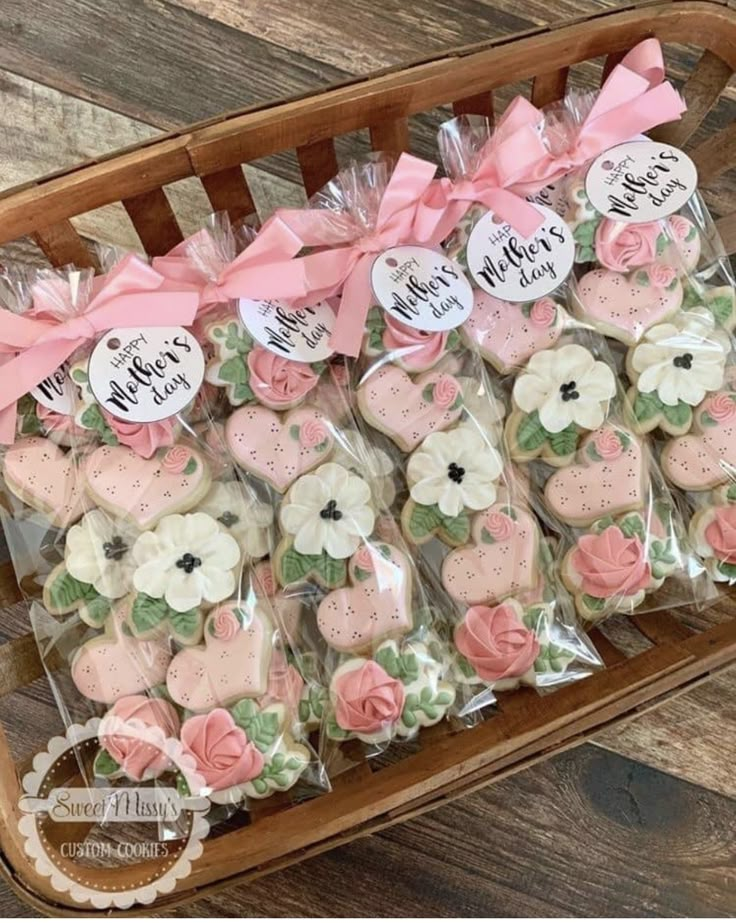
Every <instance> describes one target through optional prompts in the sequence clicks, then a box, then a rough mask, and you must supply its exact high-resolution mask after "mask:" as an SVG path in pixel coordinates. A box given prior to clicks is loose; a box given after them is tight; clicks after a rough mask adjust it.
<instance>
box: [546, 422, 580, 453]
mask: <svg viewBox="0 0 736 923" xmlns="http://www.w3.org/2000/svg"><path fill="white" fill-rule="evenodd" d="M548 439H549V444H550V446H551V448H552V451H553V452H554V453H555V455H559V456H560V457H562V456H565V455H572V454H573V452H574V451H575V449H576V448H577V444H578V431H577V428H576V427H575V425H574V424H572V423H571V424H570V426H567V427H565V429H563V430H562V431H561V432H559V433H550V434H549V436H548Z"/></svg>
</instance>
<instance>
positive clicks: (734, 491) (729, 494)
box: [726, 484, 736, 501]
mask: <svg viewBox="0 0 736 923" xmlns="http://www.w3.org/2000/svg"><path fill="white" fill-rule="evenodd" d="M726 499H727V500H731V501H734V500H736V484H730V485H729V487H728V490H727V491H726Z"/></svg>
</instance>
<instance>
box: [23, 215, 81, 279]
mask: <svg viewBox="0 0 736 923" xmlns="http://www.w3.org/2000/svg"><path fill="white" fill-rule="evenodd" d="M32 236H33V239H34V240H35V241H36V243H37V244H38V246H39V247H40V248H41V250H43V254H44V256H45V257H46V259H47V260H48V261H49V263H51V265H52V266H66V265H69V264H72V263H73V264H74V265H75V266H78V267H79V268H80V269H83V268H87V267H91V268H95V269H96V268H97V262H96V260H95V258H94V256H93V255H92V252H91V250H90V249H89V247H87V245H86V244H85V242H84V241H83V240H82V238H81V237H80V236H79V234H78V233H77V232H76V230H75V229H74V225H73V224H72V223H71V221H68V220H66V219H65V220H63V221H59V222H58V223H57V224H53V225H50V226H49V227H44V228H42V229H41V230H39V231H34V232H33V235H32Z"/></svg>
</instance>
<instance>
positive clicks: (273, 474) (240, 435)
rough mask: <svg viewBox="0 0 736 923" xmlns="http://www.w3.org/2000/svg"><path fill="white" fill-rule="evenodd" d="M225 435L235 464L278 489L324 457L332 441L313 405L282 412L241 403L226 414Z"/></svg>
mask: <svg viewBox="0 0 736 923" xmlns="http://www.w3.org/2000/svg"><path fill="white" fill-rule="evenodd" d="M225 439H226V441H227V445H228V448H229V449H230V451H231V453H232V455H233V457H234V459H235V461H236V462H237V464H238V465H240V467H241V468H243V469H244V470H246V471H248V472H249V473H250V474H253V475H255V476H256V477H258V478H261V480H264V481H266V482H267V483H268V484H270V485H271V487H273V489H274V490H276V491H278V492H279V493H284V491H286V490H288V488H289V486H290V485H291V484H292V483H293V482H294V481H295V480H296V479H297V478H298V477H300V476H301V475H303V474H306V473H307V472H308V471H311V470H312V469H313V468H316V467H317V466H318V465H321V464H322V463H323V462H325V461H327V459H328V458H329V456H330V453H331V452H332V449H333V447H334V444H335V440H334V436H333V433H332V427H331V424H330V421H329V420H328V419H327V417H325V416H324V415H323V414H322V413H321V412H320V411H318V410H315V409H314V408H312V407H300V408H297V409H296V410H292V411H289V412H288V413H286V414H283V415H279V414H277V413H275V412H274V411H273V410H269V409H268V408H266V407H259V406H256V405H254V406H249V407H241V408H240V409H238V410H236V411H235V412H234V413H232V414H231V415H230V417H229V418H228V420H227V423H226V424H225Z"/></svg>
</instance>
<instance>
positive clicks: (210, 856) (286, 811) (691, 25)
mask: <svg viewBox="0 0 736 923" xmlns="http://www.w3.org/2000/svg"><path fill="white" fill-rule="evenodd" d="M651 35H655V36H657V37H658V38H659V39H660V40H661V41H662V42H663V43H665V45H666V43H668V42H673V43H678V44H686V43H687V44H689V45H691V46H692V45H697V46H698V49H700V50H702V56H700V58H699V60H698V62H697V65H696V66H695V67H694V68H693V70H692V73H691V74H690V76H689V78H688V79H687V81H686V83H685V86H684V94H685V96H686V98H687V101H688V111H687V114H686V115H685V117H684V118H683V119H682V121H680V122H678V123H675V124H673V125H671V126H668V127H665V128H664V129H663V130H660V131H659V132H658V133H657V137H658V138H659V139H661V140H667V141H670V142H672V143H675V144H678V145H683V146H685V147H686V148H687V143H688V141H689V139H691V138H692V137H693V136H694V135H695V133H696V131H698V129H699V128H700V126H701V123H702V122H703V120H704V119H705V117H706V115H707V114H708V112H709V110H710V109H711V108H712V107H713V106H714V105H715V104H716V103H717V101H718V99H719V97H720V95H721V93H722V91H723V90H724V88H725V87H726V85H727V83H728V81H729V78H730V77H731V74H732V73H733V72H734V70H736V10H734V9H729V8H728V6H727V5H725V3H720V2H667V3H655V4H652V5H644V6H642V5H638V6H637V7H636V8H635V9H630V10H627V9H623V10H619V11H615V12H611V13H606V14H602V15H600V16H594V17H592V18H589V19H584V20H579V21H577V22H574V23H568V24H564V25H562V26H560V27H558V28H554V29H551V30H550V29H539V30H536V31H533V32H530V33H526V34H524V35H523V36H519V37H517V38H513V39H503V40H500V41H495V42H486V43H482V44H480V45H475V46H472V47H468V48H462V49H459V50H456V51H453V52H452V53H450V54H448V55H446V56H444V57H440V58H436V59H432V60H428V61H424V62H421V63H418V64H416V65H414V66H412V67H408V68H405V69H402V70H394V71H390V72H386V73H382V74H379V75H377V76H374V77H370V78H367V79H360V80H355V81H353V82H350V83H348V84H345V85H341V86H339V87H336V88H334V89H331V90H327V91H324V92H321V93H318V94H314V95H310V96H306V97H301V98H299V99H293V100H288V101H286V102H280V103H276V104H272V105H265V106H258V107H254V108H251V109H249V110H246V111H244V112H239V113H234V114H232V115H228V116H226V117H224V118H222V119H220V120H218V121H213V122H209V123H207V124H203V125H197V126H194V127H192V128H190V129H189V130H186V131H181V132H178V133H174V134H170V135H167V136H165V137H163V138H160V139H157V140H154V141H151V142H149V143H146V144H143V145H140V146H138V147H136V148H133V149H129V150H127V151H123V152H120V153H118V154H115V155H113V156H111V157H108V158H104V159H101V160H99V161H95V162H93V163H88V164H85V165H83V166H81V167H78V168H76V169H73V170H68V171H65V172H63V173H60V174H56V175H54V176H50V177H46V178H44V179H41V180H39V181H38V182H36V183H31V184H28V185H26V186H24V187H23V188H20V189H17V190H11V191H9V192H7V193H4V194H3V195H2V196H0V243H2V242H6V241H10V240H13V239H15V238H18V237H21V236H23V235H32V236H33V237H34V239H35V240H36V241H37V242H38V244H39V245H40V246H41V248H42V249H43V251H44V253H45V254H46V256H47V257H48V259H49V260H50V261H51V262H52V263H54V264H56V265H61V264H64V263H77V264H78V265H89V264H90V260H91V257H90V253H89V252H88V249H87V247H86V245H85V243H84V242H83V241H82V239H81V238H80V237H79V235H78V234H77V232H76V231H75V230H74V227H73V226H72V224H71V222H70V220H69V219H70V218H72V217H74V216H76V215H80V214H83V213H85V212H88V211H90V210H92V209H95V208H99V207H100V206H103V205H108V204H110V203H113V202H122V204H123V206H124V207H125V210H126V211H127V213H128V215H129V217H130V219H131V221H132V223H133V224H134V226H135V228H136V230H137V232H138V235H139V237H140V239H141V241H142V243H143V245H144V247H145V248H146V250H147V251H148V252H149V254H151V255H155V254H161V253H165V252H166V251H167V250H169V249H170V248H171V247H172V246H173V245H175V244H176V243H178V242H179V241H180V240H181V237H182V235H181V231H180V229H179V226H178V223H177V220H176V216H175V214H174V212H173V210H172V208H171V206H170V204H169V201H168V199H167V195H166V187H167V186H168V185H169V184H171V183H174V182H176V181H178V180H181V179H184V178H187V177H195V176H196V177H199V178H200V180H201V182H202V185H203V186H204V189H205V192H206V194H207V197H208V198H209V201H210V203H211V205H212V207H213V209H214V210H227V211H228V212H229V213H230V215H231V217H232V218H233V219H238V218H242V217H245V216H247V215H249V214H251V213H252V212H253V210H254V207H253V200H252V198H251V194H250V191H249V189H248V186H247V184H246V181H245V178H244V174H243V171H242V168H241V165H242V164H243V163H249V162H252V161H254V160H257V159H259V158H262V157H266V156H268V155H271V154H275V153H278V152H281V151H284V150H293V149H296V153H297V157H298V162H299V165H300V168H301V173H302V176H303V181H304V186H305V189H306V191H307V193H310V194H311V193H312V192H314V191H315V190H317V189H318V188H319V187H320V186H322V185H323V184H324V183H325V182H326V181H327V180H329V179H330V178H331V177H332V176H333V174H334V173H336V171H337V166H338V164H337V157H336V153H335V144H334V139H335V138H336V137H337V136H340V135H344V134H347V133H350V132H354V131H359V130H364V129H366V128H368V129H369V131H370V141H371V145H372V146H373V148H375V149H376V150H393V151H399V150H405V149H408V148H409V121H410V119H411V118H413V117H415V116H417V115H418V114H421V113H424V112H427V111H428V110H431V109H432V108H434V107H436V106H442V105H446V104H449V103H451V104H452V106H453V109H454V111H455V112H456V113H460V112H475V113H481V114H485V115H489V116H492V113H493V91H494V90H496V91H497V90H499V88H502V87H504V86H506V85H508V84H509V83H515V82H519V81H524V80H527V79H530V78H533V83H532V100H533V101H534V102H535V103H536V104H538V105H543V104H546V103H549V102H551V101H553V100H555V99H558V98H559V97H560V96H561V95H562V94H563V93H564V91H565V87H566V84H567V80H568V75H569V70H570V68H571V67H574V66H576V65H579V64H581V63H582V62H585V61H590V60H592V59H595V58H598V57H600V56H607V57H606V59H605V64H604V67H603V73H604V75H605V74H607V73H608V72H609V70H610V69H611V67H612V66H614V65H615V64H616V63H617V62H618V61H620V60H621V58H622V56H623V54H624V53H625V52H626V51H627V50H628V49H630V48H631V47H632V46H633V45H634V44H636V42H638V41H640V40H641V39H643V38H646V37H647V36H651ZM696 57H697V56H696ZM701 136H702V132H701V133H700V134H699V138H700V137H701ZM735 142H736V126H735V125H733V124H732V125H730V126H728V127H726V128H724V129H722V130H720V131H718V132H716V133H714V134H712V136H711V137H706V140H704V141H702V142H700V143H699V144H698V145H697V146H696V147H694V148H693V149H692V150H691V151H690V153H691V155H692V156H693V158H694V160H695V162H696V163H697V165H698V168H699V172H700V178H701V184H704V185H705V187H706V189H707V184H708V182H709V181H712V180H713V179H714V178H716V177H718V176H720V175H721V174H722V173H723V172H724V171H726V170H727V169H728V168H729V166H730V158H731V151H732V150H734V147H735ZM203 217H204V216H203ZM719 228H720V230H721V233H722V235H723V237H724V239H725V241H726V244H727V247H728V249H729V252H730V251H733V250H734V249H736V214H732V215H728V216H726V217H723V218H721V219H720V221H719ZM18 598H19V592H18V589H17V586H16V583H15V578H14V576H13V573H12V569H11V568H10V567H5V568H0V603H2V604H9V603H11V602H15V601H17V600H18ZM729 604H730V601H728V600H726V601H725V602H724V603H722V604H721V606H720V609H719V610H718V612H717V615H718V618H716V619H714V621H713V622H711V624H710V627H708V626H707V625H706V627H705V630H697V629H693V628H692V627H688V626H686V625H685V624H684V622H683V621H681V620H680V619H678V617H677V616H676V615H675V614H669V613H659V614H654V615H648V616H644V617H634V618H633V619H631V620H630V624H629V626H628V628H627V629H626V630H627V631H628V632H630V633H631V635H632V636H633V635H636V643H635V644H633V645H632V644H630V643H629V641H630V640H631V639H627V638H625V637H624V638H623V643H622V642H621V641H617V645H616V646H614V645H613V644H612V643H611V642H610V641H609V640H608V639H607V638H605V637H603V636H602V635H601V634H600V633H599V632H595V641H596V644H597V645H598V647H599V650H600V651H601V653H602V655H603V657H604V659H605V661H606V663H607V669H606V670H604V671H602V672H600V673H598V674H596V675H594V676H592V677H591V678H589V679H586V680H584V681H582V682H580V683H577V684H574V685H572V686H569V687H566V688H563V689H562V690H560V691H558V692H556V693H554V694H552V695H549V696H547V697H545V698H539V697H538V696H537V695H536V694H535V693H534V692H533V691H531V690H526V691H520V692H514V693H513V694H508V695H505V696H504V695H502V696H501V697H500V708H499V713H498V715H497V716H495V717H493V718H491V719H490V720H488V721H486V722H485V723H484V724H482V725H481V726H479V727H477V728H475V729H474V730H471V731H464V732H461V733H451V732H450V731H449V729H448V727H447V726H446V725H438V726H436V727H434V728H431V729H428V730H426V731H424V732H423V733H422V735H421V737H420V741H419V749H418V751H417V752H413V753H412V754H411V755H409V756H407V757H405V758H404V759H402V760H401V761H399V762H397V763H394V764H393V765H390V766H383V767H380V768H376V767H373V766H371V765H370V763H368V764H366V763H363V764H361V765H360V766H358V767H357V768H355V769H353V770H351V771H349V772H347V773H345V774H343V775H341V776H339V777H338V778H337V779H336V783H335V790H334V791H333V792H332V793H331V794H329V795H325V796H323V797H320V798H317V799H315V800H312V801H309V802H306V803H303V804H300V805H298V806H291V807H290V806H288V805H283V806H281V807H277V806H276V805H275V804H273V805H270V806H268V805H266V806H264V807H263V808H262V811H263V813H262V814H258V813H256V814H255V815H253V816H252V817H251V823H250V825H249V826H246V827H243V828H241V829H238V830H233V831H231V832H228V833H226V834H225V835H222V836H220V837H218V838H215V839H212V840H209V841H207V842H206V844H205V851H204V855H203V856H202V858H201V859H200V860H198V861H197V862H196V863H195V864H194V867H193V870H192V874H191V875H190V876H189V877H188V878H187V879H185V880H184V881H183V882H180V883H179V889H178V890H176V891H174V892H173V893H172V894H170V895H167V896H165V897H162V898H161V899H160V900H159V901H158V902H157V904H156V905H155V907H154V908H153V909H157V910H159V909H163V908H165V907H170V906H172V905H174V904H176V903H180V902H182V901H185V900H187V901H188V900H191V899H192V898H193V897H194V896H195V895H197V896H199V895H202V894H205V893H207V892H208V891H211V890H212V889H216V888H222V887H225V886H227V885H230V884H232V883H233V882H234V881H244V880H248V879H253V878H256V877H258V876H261V875H265V874H267V873H269V872H271V871H274V870H275V869H278V868H282V867H284V866H287V865H289V864H291V863H294V862H298V861H300V860H301V859H303V858H305V857H307V856H311V855H314V854H316V853H319V852H321V851H324V850H327V849H331V848H332V847H333V846H337V845H339V844H341V843H345V842H347V841H349V840H351V839H353V838H355V837H358V836H365V835H367V834H370V833H372V832H374V831H376V830H379V829H381V828H383V827H386V826H389V825H391V824H395V823H398V822H400V821H402V820H405V819H407V818H409V817H413V816H415V815H416V814H418V813H420V812H422V811H427V810H429V809H431V808H433V807H435V806H437V805H440V804H442V803H444V802H446V801H447V800H449V799H451V798H456V797H458V796H459V795H461V794H463V793H464V792H468V791H472V790H473V789H475V788H479V787H481V786H483V785H486V784H488V783H489V782H492V781H496V780H497V779H500V778H502V777H503V776H506V775H509V774H511V773H514V772H518V771H519V770H520V769H522V768H524V767H525V766H528V765H530V764H532V763H534V762H536V761H539V760H542V759H545V758H546V757H548V756H549V755H551V754H552V753H555V752H558V751H560V750H562V749H565V748H569V747H572V746H575V745H577V744H579V743H581V742H582V741H583V740H585V739H586V738H588V737H589V736H591V735H592V734H594V733H596V732H597V731H598V730H599V729H601V728H602V727H605V726H606V725H608V724H611V723H612V722H616V721H621V720H623V719H625V718H629V717H631V716H634V715H636V714H638V713H640V712H641V711H642V710H644V709H647V708H650V707H652V706H653V705H655V704H658V703H659V702H661V701H662V700H663V699H664V698H667V697H668V696H671V695H673V694H675V693H678V692H681V691H683V690H685V689H687V688H690V687H691V686H692V685H693V684H695V683H697V682H699V681H702V680H703V679H704V678H706V677H707V676H708V675H709V674H712V673H713V672H714V671H716V670H718V669H722V668H724V667H725V666H727V665H729V664H731V663H733V662H734V660H736V618H734V617H733V614H732V613H733V609H731V610H730V611H729ZM701 627H702V626H701ZM642 643H645V645H646V649H645V650H644V651H643V652H642V651H641V648H642ZM632 649H638V650H639V651H640V652H639V653H637V654H636V655H635V656H628V655H627V653H625V651H630V650H632ZM42 673H43V668H42V665H41V663H40V661H39V658H38V655H37V652H36V646H35V643H34V639H33V637H32V636H31V635H27V636H25V637H21V638H18V639H16V640H13V641H10V642H8V643H6V644H4V645H3V646H2V647H0V695H7V694H9V693H10V692H11V691H13V690H15V689H18V688H19V687H21V686H25V685H27V684H28V683H30V682H32V681H33V680H34V679H36V678H38V677H39V676H41V675H42ZM18 771H19V768H18V767H16V766H15V765H14V763H13V759H12V757H11V754H10V751H9V748H8V745H7V742H6V739H5V735H4V733H2V728H1V727H0V849H1V850H2V857H1V860H2V866H3V869H4V872H5V874H6V876H7V878H8V879H9V881H10V882H11V884H12V885H13V886H14V887H15V889H16V890H17V891H18V892H19V893H20V894H21V896H22V897H23V898H24V899H25V900H26V901H28V902H29V903H31V904H33V905H34V906H35V907H37V908H38V909H40V910H43V911H45V912H48V913H51V914H54V915H58V914H64V913H74V914H79V913H80V912H81V913H84V912H85V911H86V912H87V913H90V914H93V913H94V911H92V909H91V908H89V907H86V908H85V907H82V908H80V907H79V905H77V904H75V903H74V902H73V900H72V899H71V898H70V897H69V896H68V895H65V894H58V893H56V892H55V891H54V889H53V888H52V886H51V883H50V880H49V879H48V878H44V877H42V876H41V875H39V874H38V873H37V872H36V870H35V868H34V867H33V865H32V864H31V862H30V861H29V859H28V857H27V856H26V855H25V853H24V851H23V843H22V839H21V837H20V834H19V832H18V826H17V821H18V817H19V808H18V798H19V795H20V789H19V781H18ZM142 871H144V866H134V867H132V868H131V869H130V875H131V880H132V878H133V876H139V875H140V874H141V872H142ZM99 874H100V876H102V877H104V871H100V872H99ZM88 877H90V875H88ZM95 915H96V914H95Z"/></svg>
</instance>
